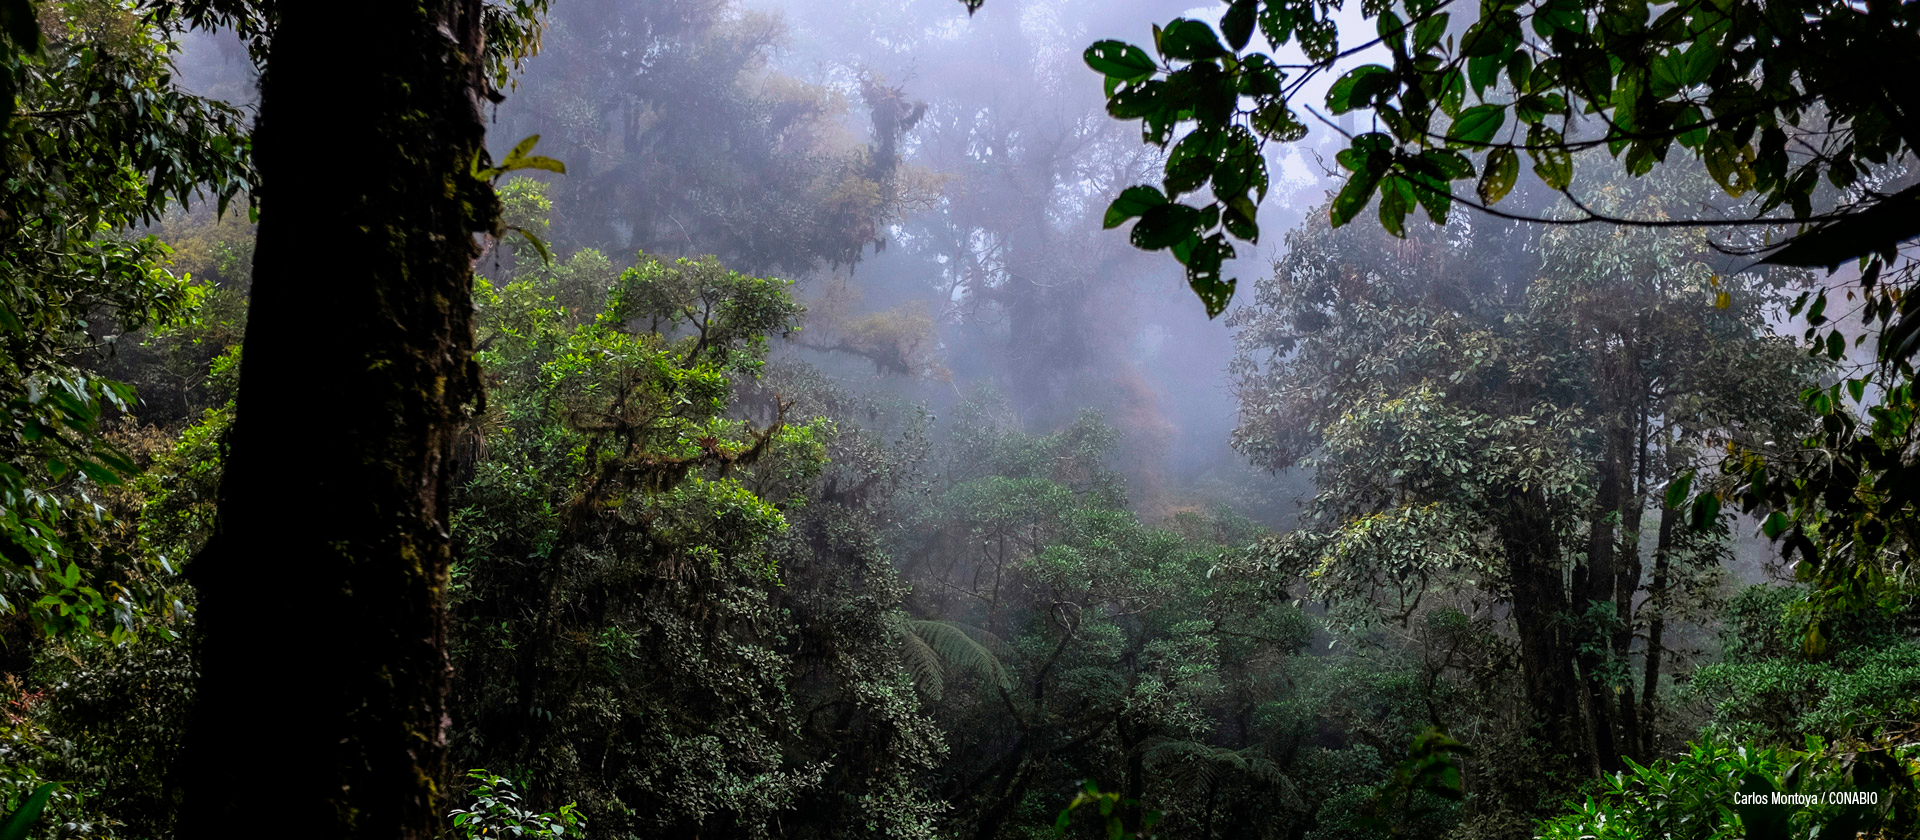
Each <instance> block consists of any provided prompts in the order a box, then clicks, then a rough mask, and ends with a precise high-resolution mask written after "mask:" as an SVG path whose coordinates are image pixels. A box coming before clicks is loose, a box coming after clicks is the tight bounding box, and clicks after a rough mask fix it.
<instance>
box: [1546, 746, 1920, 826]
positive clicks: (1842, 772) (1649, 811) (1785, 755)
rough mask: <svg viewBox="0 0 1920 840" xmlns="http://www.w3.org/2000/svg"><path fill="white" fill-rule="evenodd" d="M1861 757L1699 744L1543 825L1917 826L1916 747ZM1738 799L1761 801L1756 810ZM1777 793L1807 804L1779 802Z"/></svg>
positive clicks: (1819, 749) (1868, 750)
mask: <svg viewBox="0 0 1920 840" xmlns="http://www.w3.org/2000/svg"><path fill="white" fill-rule="evenodd" d="M1862 746H1863V747H1865V748H1864V749H1860V750H1859V751H1853V750H1843V749H1840V747H1839V745H1838V744H1836V745H1834V746H1833V747H1828V746H1827V745H1826V744H1825V743H1824V742H1822V741H1821V740H1820V739H1818V738H1815V737H1812V736H1808V738H1807V740H1806V744H1805V749H1773V748H1757V749H1756V748H1749V747H1738V746H1733V745H1731V744H1729V743H1727V742H1724V741H1715V740H1707V741H1702V742H1699V743H1696V744H1693V745H1692V746H1691V748H1690V749H1689V750H1688V752H1687V753H1686V754H1684V755H1682V756H1679V757H1677V758H1673V759H1661V760H1659V761H1655V762H1652V763H1651V764H1648V765H1641V764H1637V763H1633V762H1631V761H1629V762H1628V765H1627V770H1626V771H1625V772H1622V773H1617V774H1614V775H1611V776H1609V777H1606V778H1604V779H1602V780H1601V784H1600V787H1599V790H1598V791H1596V792H1595V793H1594V795H1592V796H1590V797H1588V798H1587V800H1586V802H1585V803H1584V804H1582V805H1580V806H1578V807H1577V808H1576V809H1574V811H1573V813H1569V814H1567V815H1565V816H1562V817H1559V818H1556V819H1553V820H1550V821H1548V822H1544V823H1542V824H1541V825H1540V827H1539V832H1540V834H1539V836H1540V837H1541V838H1542V840H1574V838H1599V839H1600V840H1612V838H1622V840H1624V838H1641V837H1673V838H1676V840H1696V839H1697V840H1708V839H1709V838H1712V839H1713V840H1719V839H1720V838H1728V840H1731V838H1736V837H1745V838H1751V839H1752V840H1760V838H1788V837H1812V836H1815V832H1816V831H1817V833H1818V834H1819V835H1820V836H1825V835H1829V834H1831V835H1834V836H1841V837H1850V836H1854V835H1855V833H1856V832H1867V833H1868V835H1869V836H1878V835H1877V834H1876V833H1877V832H1889V831H1890V832H1893V833H1892V834H1887V835H1884V836H1900V832H1902V831H1904V829H1902V828H1901V827H1902V826H1907V827H1911V826H1912V825H1914V819H1915V813H1914V808H1915V805H1916V798H1915V796H1916V791H1915V788H1914V781H1913V780H1914V777H1915V772H1916V771H1920V765H1917V764H1916V755H1915V752H1914V748H1913V747H1912V746H1911V745H1896V744H1894V743H1889V742H1881V743H1876V744H1871V745H1862ZM1836 792H1860V793H1871V794H1872V795H1873V799H1874V800H1876V801H1873V802H1861V803H1858V804H1852V803H1843V802H1842V801H1838V800H1836V799H1833V798H1830V795H1831V794H1834V793H1836ZM1736 794H1739V795H1742V796H1745V795H1754V794H1757V795H1758V798H1757V800H1756V801H1755V802H1753V803H1752V804H1747V803H1745V802H1744V801H1743V800H1737V799H1736V798H1735V797H1736ZM1776 794H1779V795H1783V796H1789V797H1804V799H1801V798H1795V799H1788V800H1781V801H1780V802H1778V803H1776V802H1775V800H1774V798H1773V797H1774V796H1775V795H1776Z"/></svg>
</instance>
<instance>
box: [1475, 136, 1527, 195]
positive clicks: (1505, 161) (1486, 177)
mask: <svg viewBox="0 0 1920 840" xmlns="http://www.w3.org/2000/svg"><path fill="white" fill-rule="evenodd" d="M1519 178H1520V156H1519V155H1516V154H1514V153H1513V150H1512V149H1508V148H1505V147H1502V148H1498V149H1494V150H1493V151H1491V152H1488V153H1487V161H1486V164H1485V165H1483V166H1482V167H1481V168H1480V188H1479V190H1480V201H1481V202H1482V203H1484V204H1486V205H1488V206H1492V205H1494V204H1497V203H1499V201H1500V199H1502V198H1506V197H1507V193H1508V192H1511V191H1512V190H1513V184H1514V182H1515V181H1517V180H1519Z"/></svg>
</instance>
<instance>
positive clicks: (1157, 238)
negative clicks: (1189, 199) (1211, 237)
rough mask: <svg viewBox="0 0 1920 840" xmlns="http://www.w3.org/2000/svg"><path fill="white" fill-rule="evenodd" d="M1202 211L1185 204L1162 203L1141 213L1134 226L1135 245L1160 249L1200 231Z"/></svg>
mask: <svg viewBox="0 0 1920 840" xmlns="http://www.w3.org/2000/svg"><path fill="white" fill-rule="evenodd" d="M1199 225H1200V211H1199V210H1197V209H1195V208H1193V207H1189V206H1187V205H1185V204H1175V203H1170V204H1161V205H1157V206H1154V207H1152V208H1149V209H1148V210H1147V211H1146V212H1145V213H1143V214H1141V216H1140V221H1139V222H1137V223H1135V224H1134V226H1133V234H1132V236H1131V239H1132V241H1133V246H1134V247H1136V248H1142V249H1145V250H1148V251H1158V250H1160V249H1161V248H1166V247H1169V246H1171V245H1173V244H1174V243H1176V242H1179V241H1180V240H1182V239H1186V238H1187V237H1189V236H1193V235H1195V234H1197V233H1198V232H1199Z"/></svg>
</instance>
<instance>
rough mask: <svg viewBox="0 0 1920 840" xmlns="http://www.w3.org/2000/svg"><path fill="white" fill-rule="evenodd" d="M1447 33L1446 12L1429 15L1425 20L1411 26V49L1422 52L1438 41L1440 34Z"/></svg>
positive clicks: (1431, 47) (1432, 46)
mask: <svg viewBox="0 0 1920 840" xmlns="http://www.w3.org/2000/svg"><path fill="white" fill-rule="evenodd" d="M1445 34H1447V13H1446V12H1440V13H1439V14H1434V15H1429V16H1427V18H1426V19H1425V20H1422V21H1420V22H1419V23H1416V24H1414V26H1413V51H1414V52H1416V53H1424V52H1427V51H1428V50H1431V49H1433V48H1434V45H1436V44H1439V43H1440V36H1442V35H1445Z"/></svg>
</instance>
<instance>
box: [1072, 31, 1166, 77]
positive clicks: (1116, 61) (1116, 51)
mask: <svg viewBox="0 0 1920 840" xmlns="http://www.w3.org/2000/svg"><path fill="white" fill-rule="evenodd" d="M1085 58H1086V61H1087V66H1088V67H1091V68H1093V71H1094V72H1096V73H1100V74H1102V75H1105V76H1108V77H1111V78H1115V79H1120V80H1122V81H1127V82H1140V81H1145V80H1146V79H1147V77H1149V76H1152V75H1153V71H1154V70H1155V69H1156V68H1155V66H1154V63H1153V57H1152V56H1150V55H1147V51H1146V50H1143V49H1141V48H1139V47H1136V46H1134V45H1132V44H1129V43H1127V42H1125V41H1095V42H1094V44H1093V46H1091V47H1088V48H1087V52H1086V55H1085Z"/></svg>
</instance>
